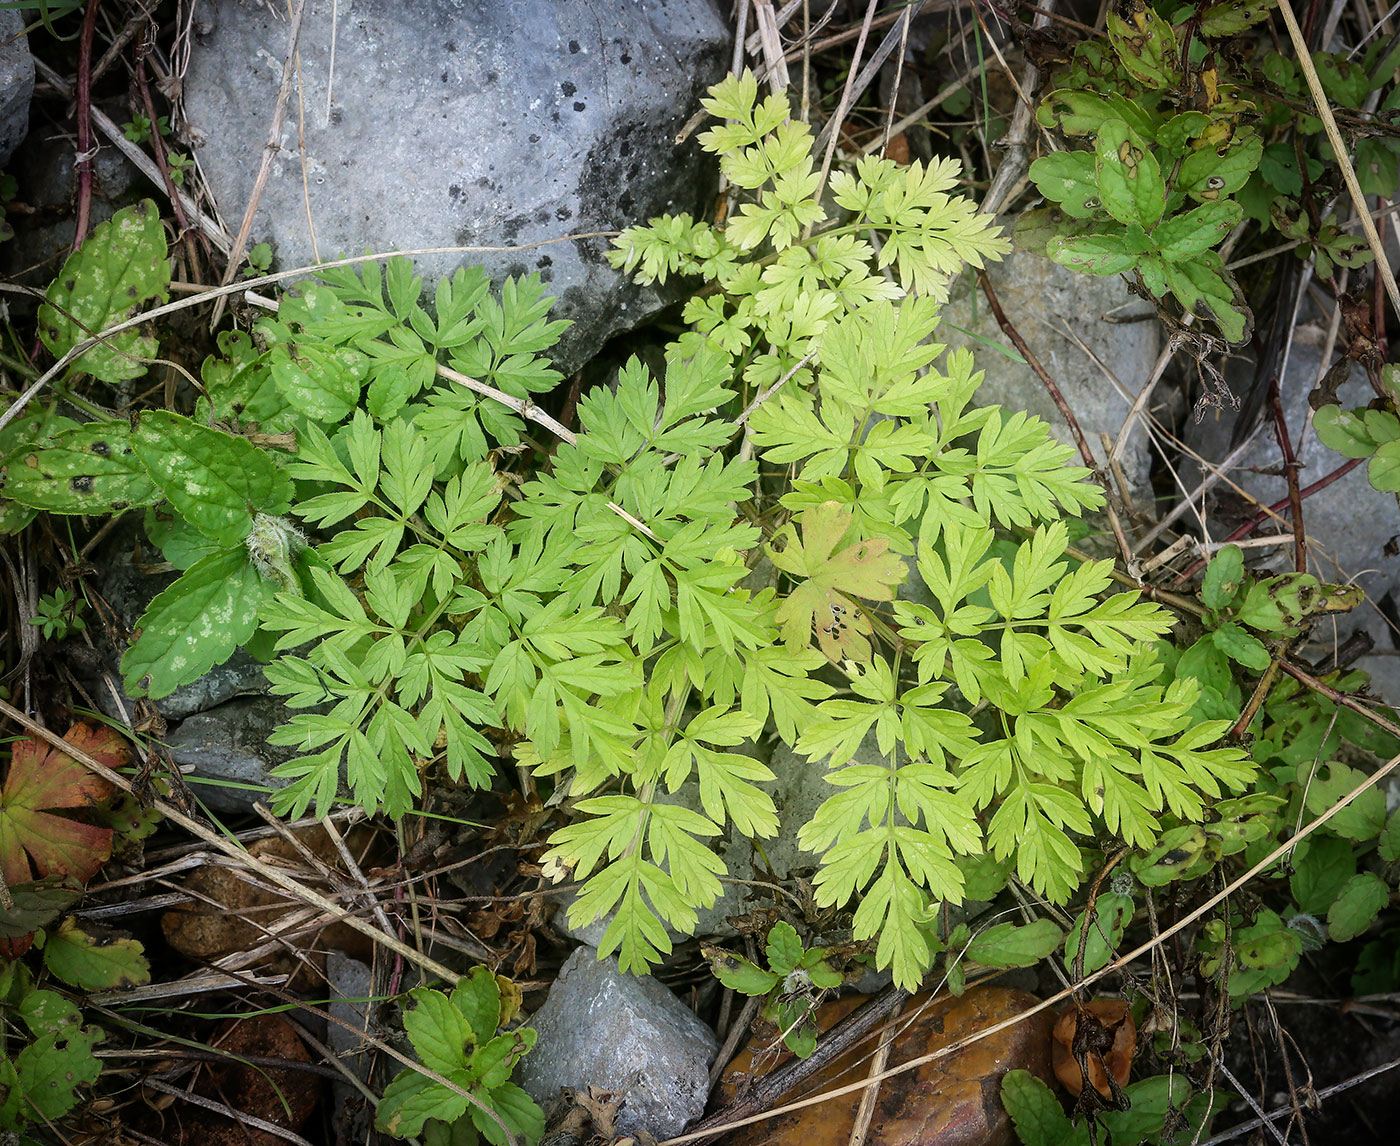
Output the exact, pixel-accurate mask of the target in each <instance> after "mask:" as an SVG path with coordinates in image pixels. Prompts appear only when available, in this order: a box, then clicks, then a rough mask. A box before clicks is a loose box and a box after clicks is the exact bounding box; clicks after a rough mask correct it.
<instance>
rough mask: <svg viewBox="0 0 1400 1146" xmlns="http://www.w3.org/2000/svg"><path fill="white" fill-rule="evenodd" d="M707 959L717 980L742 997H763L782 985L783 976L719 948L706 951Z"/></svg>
mask: <svg viewBox="0 0 1400 1146" xmlns="http://www.w3.org/2000/svg"><path fill="white" fill-rule="evenodd" d="M705 959H706V961H707V962H708V963H709V964H710V970H711V971H712V972H713V973H714V976H715V978H716V979H718V980H719V981H720V982H721V983H723V984H724V985H725V986H726V987H728V988H729V989H730V990H732V991H738V992H739V993H740V994H741V995H751V996H755V997H757V996H762V995H766V994H768V992H769V991H771V990H772V989H773V988H774V987H776V986H777V985H778V984H779V983H781V982H782V981H783V980H782V976H781V975H778V974H775V973H774V972H772V971H765V970H764V969H763V968H762V967H760V966H759V965H758V964H757V963H754V962H753V961H751V960H749V959H745V958H744V957H743V956H742V955H736V954H734V953H733V952H732V951H725V950H724V949H722V948H719V947H709V948H706V949H705Z"/></svg>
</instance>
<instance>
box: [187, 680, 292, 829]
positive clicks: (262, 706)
mask: <svg viewBox="0 0 1400 1146" xmlns="http://www.w3.org/2000/svg"><path fill="white" fill-rule="evenodd" d="M224 671H225V666H220V667H219V668H216V669H214V670H213V671H212V672H210V673H208V674H207V675H206V676H204V677H201V678H200V681H198V682H196V683H197V684H198V683H200V682H203V681H210V680H212V679H217V677H218V675H219V674H220V673H222V672H224ZM287 719H288V716H287V710H286V706H285V705H283V704H282V703H281V702H280V701H278V700H276V699H275V698H273V697H270V696H258V697H243V698H240V699H236V700H230V701H227V702H225V703H224V704H220V705H217V706H216V707H214V708H211V709H209V710H208V711H207V712H196V713H194V714H193V715H192V716H188V717H186V718H185V720H183V721H182V722H181V723H180V727H179V728H177V729H175V731H174V732H172V733H170V734H169V736H168V737H167V738H166V743H167V744H169V746H170V757H171V759H172V760H174V761H175V763H176V764H178V765H180V766H181V768H189V769H191V774H190V775H189V776H188V777H187V779H189V780H190V781H192V788H193V791H194V793H195V795H196V796H198V797H199V798H200V800H202V801H203V802H204V803H205V804H206V805H208V806H209V807H210V808H211V809H212V810H213V811H215V812H222V813H226V814H228V813H238V812H250V811H252V810H253V804H254V803H256V802H257V801H258V800H262V801H264V802H266V801H267V799H268V791H267V790H268V789H269V788H283V787H286V785H287V784H288V783H289V781H287V780H281V779H278V778H277V777H275V776H273V775H272V774H271V772H272V769H273V768H275V767H276V766H277V765H279V764H284V763H286V761H288V760H290V759H291V758H292V757H293V756H295V755H296V752H295V750H294V749H289V748H281V747H278V746H276V745H272V744H269V743H268V742H267V738H268V737H269V736H270V735H271V734H272V732H273V730H274V729H275V728H277V727H278V726H279V725H281V724H285V723H286V721H287ZM201 781H212V783H208V782H201Z"/></svg>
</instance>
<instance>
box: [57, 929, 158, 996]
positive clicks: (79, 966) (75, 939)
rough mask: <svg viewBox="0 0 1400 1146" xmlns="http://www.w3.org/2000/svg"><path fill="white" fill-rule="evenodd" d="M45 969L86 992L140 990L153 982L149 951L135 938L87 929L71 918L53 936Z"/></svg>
mask: <svg viewBox="0 0 1400 1146" xmlns="http://www.w3.org/2000/svg"><path fill="white" fill-rule="evenodd" d="M88 926H89V927H91V925H88ZM44 966H45V967H47V968H48V969H49V970H50V971H51V972H52V973H53V974H55V975H57V976H58V977H59V978H60V979H62V980H63V981H64V982H65V983H68V984H71V985H72V986H74V987H78V988H79V989H81V990H84V991H104V990H105V991H110V990H114V989H116V988H119V987H139V986H142V985H143V984H145V983H149V982H150V981H151V966H150V964H149V963H147V962H146V956H145V949H144V948H143V947H142V946H141V944H140V943H138V942H137V941H136V940H135V939H119V938H115V937H113V936H111V935H106V934H103V933H101V932H99V931H97V930H96V929H91V930H84V929H82V928H79V926H78V925H77V923H76V922H74V920H73V919H71V918H69V919H65V920H64V921H63V922H62V923H61V924H60V925H59V928H58V930H57V931H55V932H53V933H52V934H50V935H49V937H48V942H47V943H45V944H44Z"/></svg>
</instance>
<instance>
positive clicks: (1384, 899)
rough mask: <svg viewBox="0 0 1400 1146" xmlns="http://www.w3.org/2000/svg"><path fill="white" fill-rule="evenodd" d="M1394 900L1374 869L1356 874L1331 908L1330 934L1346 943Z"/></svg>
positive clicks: (1328, 916) (1363, 929)
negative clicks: (1391, 899)
mask: <svg viewBox="0 0 1400 1146" xmlns="http://www.w3.org/2000/svg"><path fill="white" fill-rule="evenodd" d="M1389 902H1390V888H1389V886H1387V884H1386V882H1385V880H1383V879H1381V877H1380V876H1378V875H1376V874H1375V873H1374V872H1369V871H1363V872H1358V873H1357V874H1356V875H1354V876H1352V877H1351V879H1349V880H1348V881H1347V883H1346V886H1345V887H1343V888H1342V891H1341V894H1340V895H1339V896H1337V899H1336V901H1335V902H1334V903H1333V904H1332V906H1331V907H1329V908H1328V909H1327V930H1328V934H1329V935H1330V936H1331V937H1332V939H1333V940H1334V941H1335V942H1337V943H1346V942H1348V941H1349V940H1352V939H1355V938H1356V937H1357V936H1358V935H1360V934H1362V933H1363V932H1364V931H1365V930H1366V929H1367V928H1368V927H1370V926H1371V924H1372V923H1374V922H1375V921H1376V916H1377V915H1379V914H1380V912H1381V908H1383V907H1384V906H1385V905H1386V904H1387V903H1389Z"/></svg>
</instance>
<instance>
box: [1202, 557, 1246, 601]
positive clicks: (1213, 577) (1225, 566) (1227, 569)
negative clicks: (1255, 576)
mask: <svg viewBox="0 0 1400 1146" xmlns="http://www.w3.org/2000/svg"><path fill="white" fill-rule="evenodd" d="M1243 584H1244V551H1243V550H1242V549H1241V548H1240V547H1239V546H1238V545H1225V546H1222V547H1221V549H1220V550H1219V551H1218V552H1217V553H1216V555H1215V556H1214V557H1212V558H1211V559H1210V564H1209V565H1207V566H1206V575H1205V579H1204V580H1203V581H1202V582H1201V603H1202V604H1203V605H1205V607H1206V608H1207V609H1225V608H1228V607H1229V606H1230V605H1232V604H1234V601H1235V598H1236V597H1237V596H1239V592H1240V587H1241V586H1242V585H1243Z"/></svg>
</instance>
